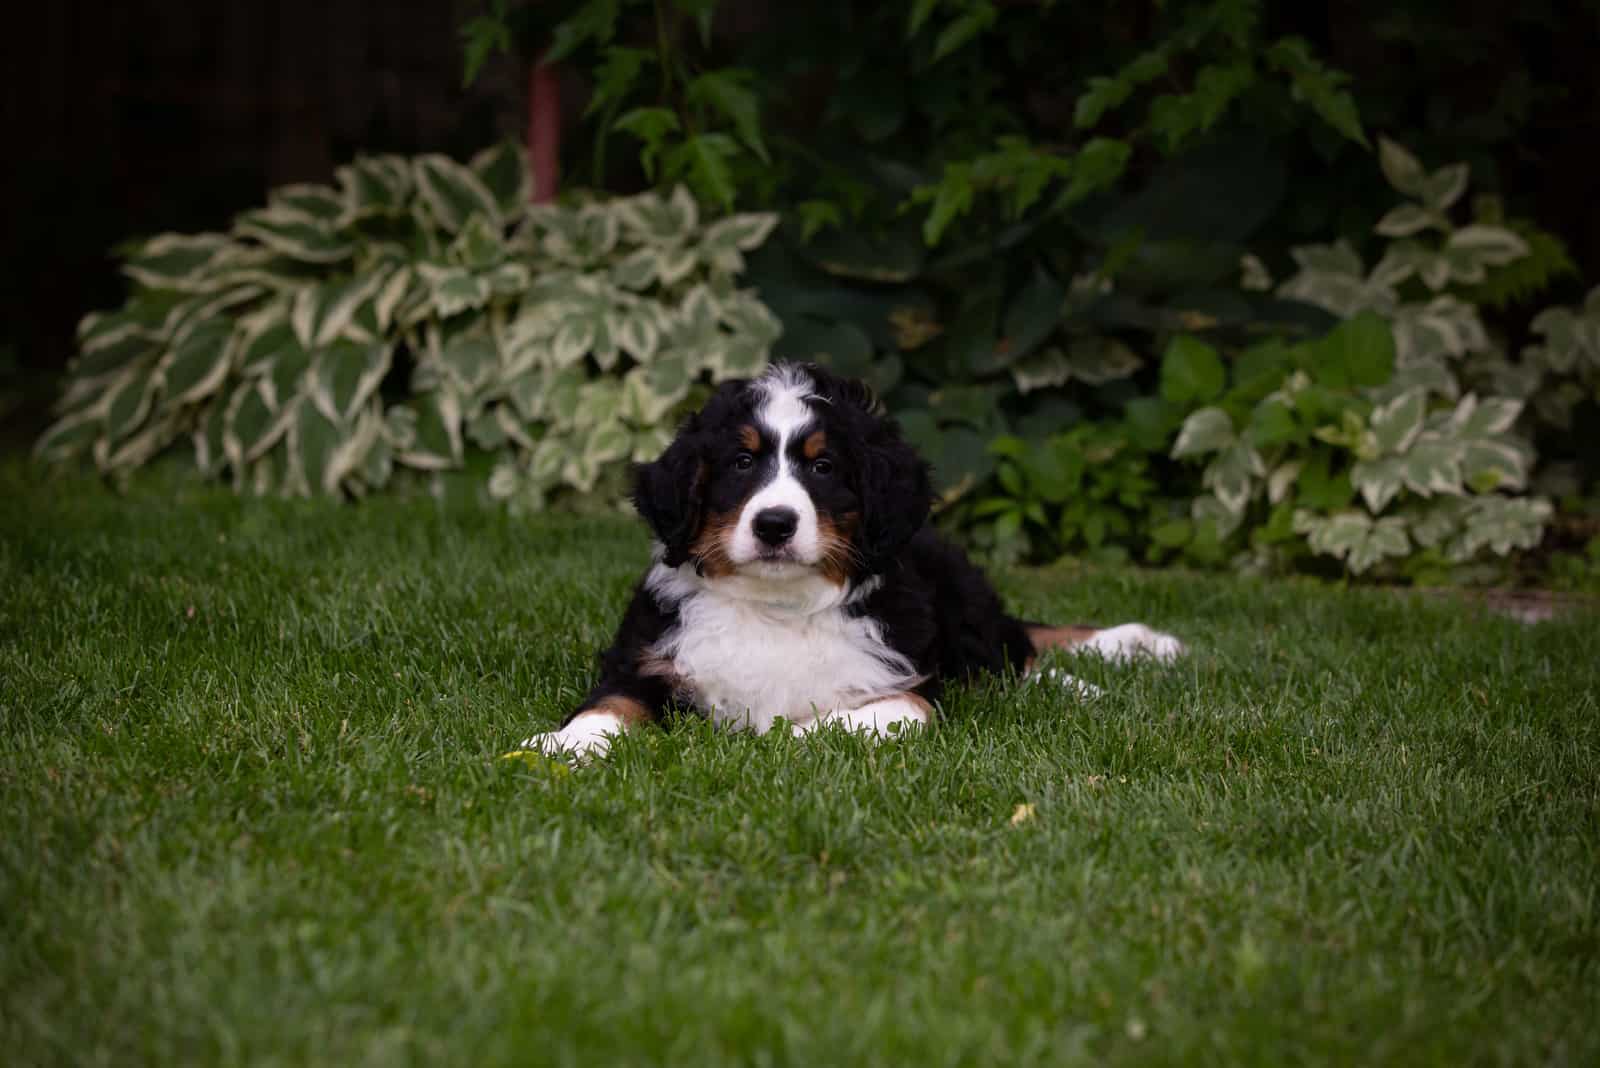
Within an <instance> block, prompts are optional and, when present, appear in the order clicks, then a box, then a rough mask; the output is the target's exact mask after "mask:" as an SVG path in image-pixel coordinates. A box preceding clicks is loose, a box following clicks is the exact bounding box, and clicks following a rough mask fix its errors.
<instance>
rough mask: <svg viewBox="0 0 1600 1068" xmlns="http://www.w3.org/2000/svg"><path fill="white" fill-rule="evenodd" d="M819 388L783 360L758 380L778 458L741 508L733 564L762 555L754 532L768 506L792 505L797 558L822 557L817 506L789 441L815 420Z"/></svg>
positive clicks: (763, 420) (759, 414) (759, 410)
mask: <svg viewBox="0 0 1600 1068" xmlns="http://www.w3.org/2000/svg"><path fill="white" fill-rule="evenodd" d="M815 388H816V383H814V382H812V381H811V376H810V375H808V374H806V373H805V372H804V371H802V370H800V369H799V368H797V367H789V366H784V365H779V366H777V367H774V368H772V369H771V370H770V371H768V372H767V373H766V374H765V375H763V376H762V377H760V378H759V379H757V380H756V382H755V385H754V389H755V390H756V392H757V393H759V394H760V395H761V402H760V404H759V405H758V406H757V407H756V421H757V422H759V423H760V424H761V425H762V426H764V427H765V428H766V429H767V430H768V431H769V432H770V433H771V434H772V436H773V437H774V438H775V439H776V440H777V449H776V454H777V462H776V463H775V464H774V465H773V469H772V477H771V480H770V481H768V482H767V483H766V485H764V486H762V487H761V488H760V489H758V490H757V491H756V492H755V494H754V495H753V496H752V497H751V498H750V499H749V500H748V501H746V502H745V505H744V508H743V509H741V510H740V513H739V525H738V527H737V528H736V529H735V531H734V534H733V539H732V540H733V543H732V545H731V546H730V547H729V549H730V551H729V554H728V555H729V558H730V559H731V560H732V562H733V564H734V565H735V566H738V565H740V564H746V563H749V562H751V561H753V560H755V559H756V558H757V557H758V556H759V555H760V554H761V551H762V549H763V548H764V546H763V545H762V544H761V541H760V539H758V538H757V537H756V535H755V526H754V522H755V517H756V516H757V515H758V514H760V513H761V512H762V511H763V510H765V509H767V508H790V509H793V511H794V513H795V515H796V516H798V517H799V522H798V525H797V526H796V528H795V532H794V537H793V538H791V539H790V541H789V545H788V548H789V550H790V552H791V553H793V555H794V558H795V559H796V560H798V561H799V562H800V563H802V564H815V563H816V562H817V561H818V560H819V559H820V557H821V552H822V545H821V537H820V533H819V531H818V529H817V507H816V505H815V504H813V503H812V501H811V494H809V493H807V492H806V488H805V487H804V486H802V485H801V484H800V481H799V479H797V478H795V476H794V469H793V467H792V466H791V465H790V462H789V442H791V441H793V440H794V438H795V436H796V435H798V434H800V433H802V432H803V431H804V430H805V428H806V427H807V426H808V425H809V424H810V423H811V420H812V413H811V406H810V405H809V404H807V403H806V401H807V399H808V398H811V397H815V396H816V394H815V393H814V392H813V390H814V389H815ZM819 399H820V398H819Z"/></svg>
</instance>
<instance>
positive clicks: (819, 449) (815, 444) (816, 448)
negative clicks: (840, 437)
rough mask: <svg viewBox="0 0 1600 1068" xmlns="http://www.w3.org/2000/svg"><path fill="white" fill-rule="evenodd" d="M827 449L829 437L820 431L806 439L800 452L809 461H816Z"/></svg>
mask: <svg viewBox="0 0 1600 1068" xmlns="http://www.w3.org/2000/svg"><path fill="white" fill-rule="evenodd" d="M827 447H828V435H827V434H826V433H825V432H824V431H821V430H818V431H814V432H813V433H812V434H811V436H810V437H808V438H806V440H805V442H804V443H803V444H802V445H801V446H800V452H801V453H802V454H803V455H804V456H805V458H806V459H807V460H815V459H816V458H817V457H819V456H821V455H822V453H823V450H824V449H826V448H827Z"/></svg>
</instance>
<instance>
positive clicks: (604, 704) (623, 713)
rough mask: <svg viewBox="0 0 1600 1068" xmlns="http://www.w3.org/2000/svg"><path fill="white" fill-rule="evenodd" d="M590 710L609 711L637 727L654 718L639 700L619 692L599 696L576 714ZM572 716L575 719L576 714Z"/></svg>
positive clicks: (628, 724) (580, 714)
mask: <svg viewBox="0 0 1600 1068" xmlns="http://www.w3.org/2000/svg"><path fill="white" fill-rule="evenodd" d="M590 712H609V713H610V714H611V715H613V716H616V717H617V719H619V720H621V721H622V722H623V723H624V724H625V725H627V726H629V727H637V726H639V724H641V723H649V722H650V721H651V720H652V719H654V718H655V717H654V716H652V715H651V714H650V710H649V709H648V708H646V707H645V706H644V705H643V704H642V703H641V702H639V701H635V700H634V699H633V698H631V697H623V696H621V695H620V694H613V695H611V696H610V697H602V698H600V700H598V701H596V702H595V703H594V704H592V705H590V706H589V707H588V708H586V709H584V710H583V711H582V712H579V713H578V716H582V715H585V714H587V713H590ZM573 718H574V719H576V718H577V716H574V717H573Z"/></svg>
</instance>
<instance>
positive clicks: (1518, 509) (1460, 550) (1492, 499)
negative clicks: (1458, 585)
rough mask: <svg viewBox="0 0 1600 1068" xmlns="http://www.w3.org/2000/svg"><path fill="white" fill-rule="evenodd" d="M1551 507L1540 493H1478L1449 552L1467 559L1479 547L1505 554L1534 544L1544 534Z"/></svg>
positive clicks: (1536, 543) (1540, 539)
mask: <svg viewBox="0 0 1600 1068" xmlns="http://www.w3.org/2000/svg"><path fill="white" fill-rule="evenodd" d="M1552 512H1553V509H1552V508H1551V507H1550V502H1549V501H1547V500H1545V499H1544V498H1542V497H1521V498H1511V497H1499V496H1489V497H1480V498H1478V499H1476V500H1474V501H1473V502H1472V506H1471V508H1470V509H1469V510H1468V511H1467V513H1466V528H1465V529H1464V530H1463V531H1462V533H1461V535H1460V537H1459V539H1458V541H1457V544H1455V545H1453V546H1452V551H1451V556H1452V558H1454V559H1457V560H1466V559H1470V558H1471V557H1472V556H1474V555H1475V554H1476V553H1478V552H1479V551H1480V550H1482V549H1489V550H1490V551H1491V552H1493V553H1494V554H1495V555H1497V556H1505V555H1508V554H1509V553H1511V552H1512V550H1514V549H1532V548H1535V547H1536V546H1537V545H1538V544H1539V542H1540V541H1542V540H1543V538H1544V529H1545V526H1546V525H1547V524H1548V523H1549V522H1550V518H1551V515H1552Z"/></svg>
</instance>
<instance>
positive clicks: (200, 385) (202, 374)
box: [161, 319, 232, 406]
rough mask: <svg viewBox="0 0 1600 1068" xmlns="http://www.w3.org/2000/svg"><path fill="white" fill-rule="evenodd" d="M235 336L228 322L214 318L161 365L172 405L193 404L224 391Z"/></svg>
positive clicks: (168, 355) (171, 353) (191, 335)
mask: <svg viewBox="0 0 1600 1068" xmlns="http://www.w3.org/2000/svg"><path fill="white" fill-rule="evenodd" d="M231 333H232V329H231V324H230V322H229V321H228V320H226V319H213V320H211V321H210V322H207V323H204V324H202V325H200V326H198V327H197V328H196V329H195V330H193V331H192V332H191V333H190V334H189V335H188V336H187V337H186V338H185V339H184V340H183V342H182V343H181V344H180V345H179V346H178V347H177V348H175V349H174V350H173V351H172V352H170V353H168V354H167V356H166V357H165V358H164V359H163V360H162V363H161V373H162V378H163V382H164V385H165V388H166V395H167V403H168V404H171V405H174V406H177V405H185V404H193V403H195V402H197V401H201V400H204V399H206V398H207V397H209V396H211V394H213V393H215V392H216V391H217V390H219V389H221V388H222V383H223V380H224V379H225V378H226V377H227V375H228V371H229V366H228V339H229V335H230V334H231Z"/></svg>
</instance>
